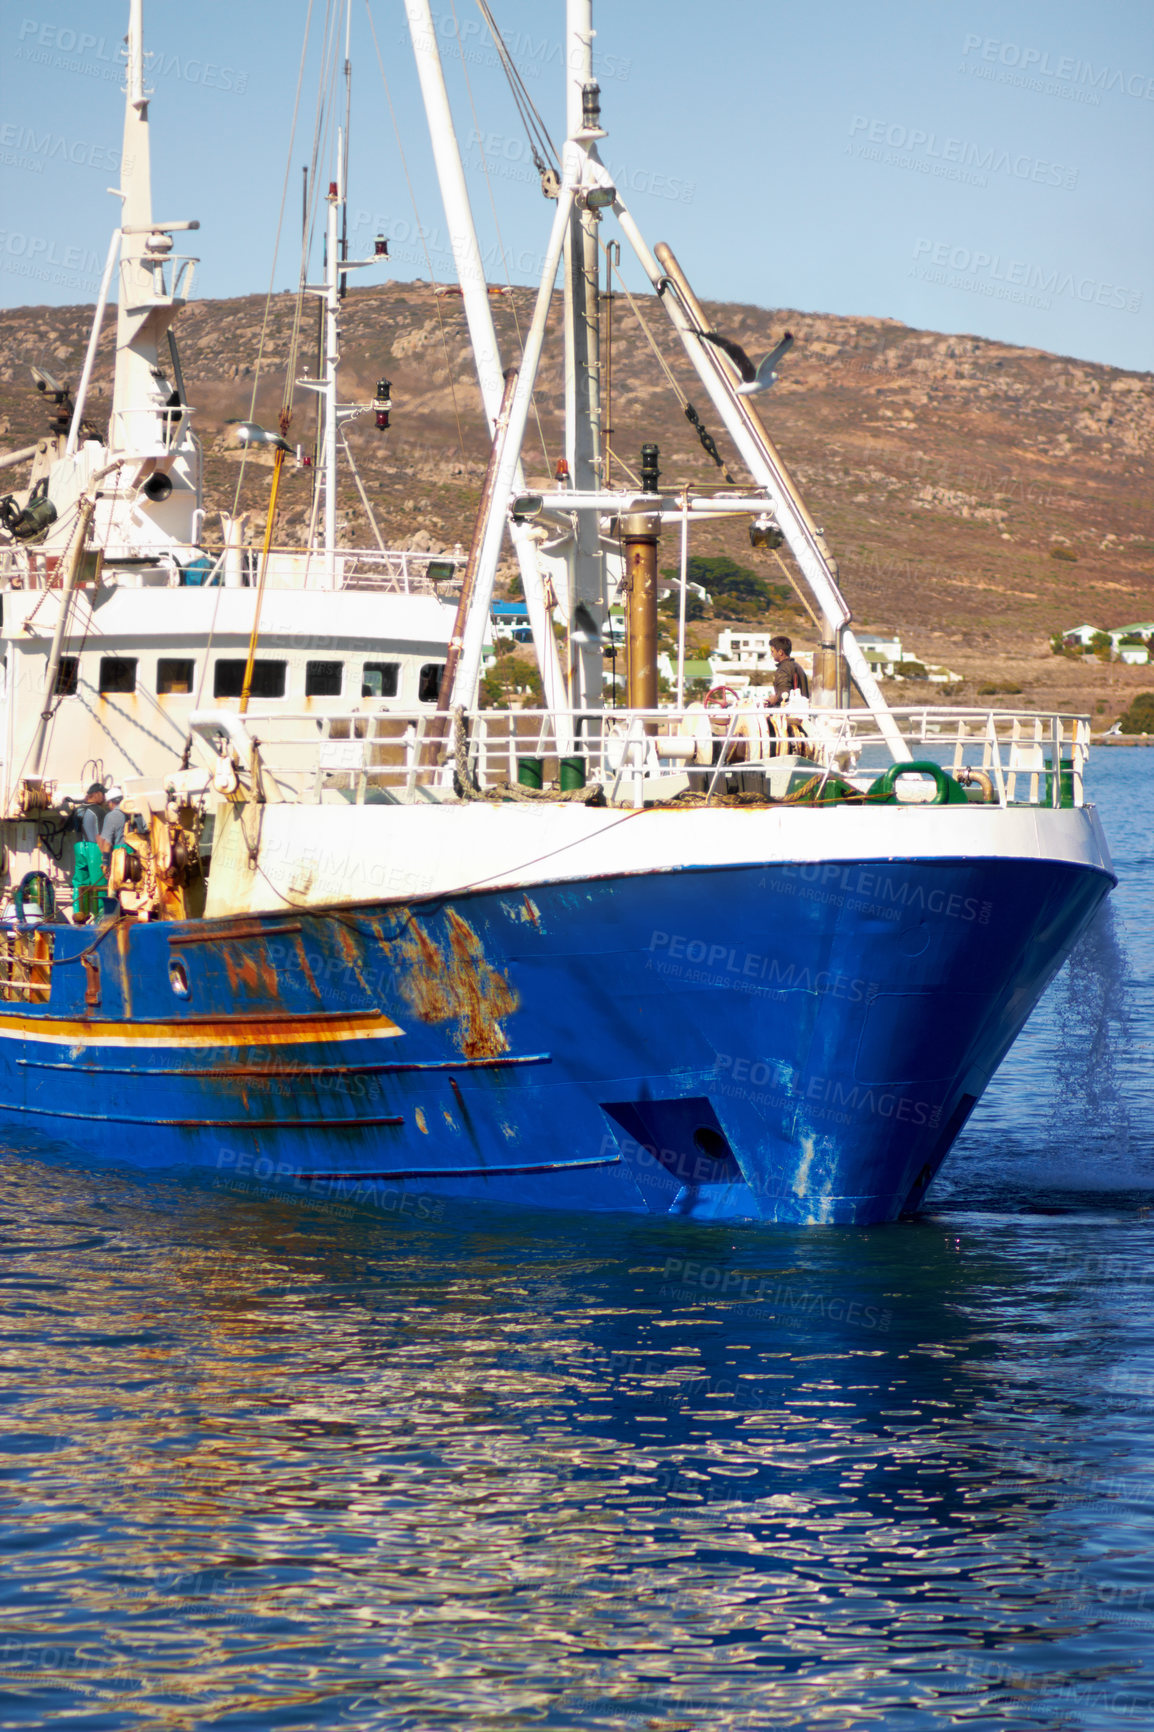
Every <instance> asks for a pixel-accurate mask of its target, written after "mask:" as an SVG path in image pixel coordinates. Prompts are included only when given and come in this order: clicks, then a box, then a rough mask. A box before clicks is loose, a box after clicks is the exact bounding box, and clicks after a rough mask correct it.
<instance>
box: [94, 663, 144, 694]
mask: <svg viewBox="0 0 1154 1732" xmlns="http://www.w3.org/2000/svg"><path fill="white" fill-rule="evenodd" d="M99 689H100V691H101V692H102V693H103V694H104V695H106V696H110V695H115V696H118V697H129V696H131V694H132V693H133V692H134V691H135V690H136V657H135V656H101V658H100V687H99Z"/></svg>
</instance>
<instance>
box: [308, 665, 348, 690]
mask: <svg viewBox="0 0 1154 1732" xmlns="http://www.w3.org/2000/svg"><path fill="white" fill-rule="evenodd" d="M344 675H345V664H344V662H306V663H305V697H306V698H339V697H340V695H341V687H342V685H343V684H344Z"/></svg>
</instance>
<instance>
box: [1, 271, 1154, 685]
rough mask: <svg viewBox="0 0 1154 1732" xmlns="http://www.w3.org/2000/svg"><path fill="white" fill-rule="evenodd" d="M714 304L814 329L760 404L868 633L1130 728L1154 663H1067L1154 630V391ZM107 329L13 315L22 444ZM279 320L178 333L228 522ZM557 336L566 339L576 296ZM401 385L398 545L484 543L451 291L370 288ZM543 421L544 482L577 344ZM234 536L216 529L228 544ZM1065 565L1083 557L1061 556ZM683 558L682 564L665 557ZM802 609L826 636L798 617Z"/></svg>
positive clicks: (271, 405) (276, 355) (480, 437)
mask: <svg viewBox="0 0 1154 1732" xmlns="http://www.w3.org/2000/svg"><path fill="white" fill-rule="evenodd" d="M531 299H532V297H531V294H530V292H529V291H528V290H519V291H517V292H516V293H515V294H514V295H513V296H511V297H505V298H500V299H498V300H496V301H495V302H494V312H495V316H496V319H497V326H498V333H499V336H500V339H501V342H502V345H503V350H504V353H505V354H506V356H507V358H509V359H513V358H515V356H516V354H517V350H518V331H519V330H520V331H523V330H524V329H525V327H526V324H527V322H528V317H529V309H530V304H531ZM294 307H295V302H294V299H293V297H291V296H288V295H282V296H278V297H276V298H275V299H274V301H273V302H272V305H271V308H270V314H269V321H268V326H267V330H266V332H265V336H264V359H263V363H262V381H263V383H262V386H261V390H260V393H259V398H258V401H257V405H256V413H257V415H258V417H259V418H261V419H263V420H264V421H265V422H266V424H272V423H273V422H275V417H276V412H277V409H278V408H279V405H280V400H281V392H282V388H283V379H284V372H285V367H286V363H287V359H288V354H289V344H290V337H291V330H292V321H293V315H294ZM644 312H645V316H646V319H647V321H648V322H649V325H650V328H651V329H652V331H653V332H654V334H655V335H656V336H657V337H658V339H659V341H660V342H661V345H662V348H663V351H664V352H665V354H666V357H667V359H668V360H669V361H670V363H671V365H672V367H673V370H674V373H675V375H676V377H677V378H678V379H679V381H680V382H681V384H682V387H683V389H684V390H685V391H686V392H687V394H688V396H689V398H690V401H691V402H692V403H694V404H695V405H696V407H697V409H698V410H699V412H700V414H701V417H702V420H703V421H704V422H705V423H706V425H707V426H708V427H709V428H710V429H711V431H712V432H713V433H714V435H715V437H716V438H717V440H718V444H719V446H720V447H721V451H722V455H723V457H724V458H725V459H726V461H727V462H728V464H729V465H730V471H731V473H732V474H733V476H734V477H735V479H736V480H738V481H739V482H741V481H743V480H744V472H743V470H742V469H741V467H740V465H739V463H738V462H737V460H736V458H735V456H734V454H733V452H732V450H731V448H730V447H729V445H728V441H727V440H726V439H725V437H724V436H723V433H722V430H721V428H720V426H719V424H718V422H717V417H716V415H715V414H714V413H713V411H712V409H711V407H710V405H709V403H708V400H707V399H706V397H705V394H704V392H703V391H702V389H701V388H700V385H699V384H698V382H697V380H696V377H695V376H694V375H693V374H692V372H691V369H690V368H689V366H688V363H687V362H686V361H685V359H684V357H683V355H682V354H681V352H680V349H679V348H675V339H674V338H673V337H672V333H671V332H670V331H669V330H668V327H667V321H666V319H665V315H664V313H663V311H662V309H661V308H660V306H659V305H657V304H656V302H655V299H654V298H653V297H652V296H649V297H645V298H644ZM709 312H710V317H711V319H712V320H713V321H714V326H715V328H716V329H718V330H720V331H722V332H724V333H726V334H727V335H729V336H731V337H735V338H736V339H737V340H738V341H739V342H741V343H742V344H743V345H744V347H745V348H746V349H747V350H748V351H749V352H750V353H751V354H752V355H754V356H755V357H756V356H759V355H760V354H762V353H763V352H764V351H765V350H766V349H768V348H769V347H770V346H771V344H772V342H774V341H776V339H777V338H778V337H779V336H780V335H781V332H782V330H783V329H784V328H785V327H788V328H789V329H791V330H792V331H793V332H794V335H795V337H796V339H797V341H796V344H795V347H794V349H793V351H792V353H791V354H790V355H789V356H788V357H787V359H786V361H785V363H784V366H783V377H782V379H781V381H780V382H779V384H778V385H777V386H775V388H774V390H773V392H772V393H771V394H770V395H769V396H768V397H767V398H763V399H761V404H762V406H763V408H762V412H763V415H764V417H765V420H766V423H767V425H768V427H769V429H770V432H771V433H772V435H773V436H774V438H775V439H776V441H777V443H778V445H779V447H780V449H781V451H782V453H783V455H784V457H785V459H786V461H787V462H788V463H789V464H790V466H791V468H792V469H793V471H794V474H795V475H796V477H797V478H798V480H799V482H800V483H801V485H802V490H803V492H804V494H805V497H806V500H807V503H808V504H809V507H810V509H811V511H812V512H813V515H814V517H815V518H816V519H817V521H818V522H819V523H820V524H821V525H822V527H823V528H824V529H825V531H826V535H827V538H828V540H829V543H830V546H831V548H832V550H833V551H834V553H835V555H836V557H837V558H838V560H839V563H840V568H841V578H842V586H843V588H844V590H845V592H846V594H847V597H848V599H849V601H850V605H851V606H852V608H853V610H854V614H855V619H856V621H857V622H858V623H859V625H861V626H862V627H863V628H887V629H888V628H893V629H897V630H899V631H900V632H901V633H902V634H903V637H904V639H905V640H906V642H907V645H908V648H909V650H910V651H911V652H915V653H917V654H918V655H920V656H921V657H922V658H928V659H930V660H932V661H942V662H946V663H948V664H949V665H950V666H951V667H953V668H956V669H957V670H958V671H959V672H961V673H962V674H964V675H965V676H966V684H965V687H964V688H963V691H962V693H961V694H960V695H961V697H962V699H963V701H973V699H974V697H975V695H976V689H977V685H978V684H979V683H981V682H982V681H984V680H990V679H993V680H1001V681H1005V682H1006V683H1017V684H1019V685H1020V686H1021V687H1022V688H1023V692H1022V699H1021V701H1023V702H1038V703H1051V702H1053V703H1062V704H1068V705H1069V706H1071V707H1077V708H1087V707H1089V708H1096V709H1098V710H1099V713H1101V712H1102V711H1106V712H1116V711H1117V710H1119V709H1121V708H1122V707H1123V706H1124V703H1125V702H1126V701H1128V697H1129V695H1130V694H1131V693H1132V692H1133V691H1134V690H1139V689H1143V688H1146V689H1149V688H1150V687H1154V669H1150V668H1137V669H1123V668H1121V667H1119V666H1117V665H1115V666H1114V667H1111V668H1102V667H1101V666H1100V665H1099V664H1096V663H1089V662H1085V663H1083V662H1071V661H1068V660H1064V659H1062V658H1059V657H1055V656H1053V655H1052V654H1051V653H1050V651H1049V647H1048V639H1049V636H1050V634H1051V633H1052V632H1053V631H1055V630H1057V629H1060V628H1066V627H1070V626H1073V625H1076V624H1080V623H1082V622H1083V621H1090V622H1092V623H1093V624H1095V625H1100V626H1103V627H1111V626H1116V625H1122V624H1128V623H1131V622H1132V621H1135V620H1148V619H1151V618H1154V510H1152V506H1151V479H1152V477H1154V380H1152V379H1151V376H1150V375H1148V374H1133V373H1124V372H1121V371H1119V370H1118V369H1116V368H1111V367H1104V366H1096V365H1093V364H1091V363H1089V362H1083V361H1074V360H1069V359H1065V358H1062V357H1060V356H1055V355H1049V354H1045V353H1043V352H1041V351H1039V350H1034V349H1018V348H1012V347H1010V346H1008V345H1004V344H999V343H995V342H989V341H984V340H982V339H979V338H974V337H943V336H938V335H935V334H934V333H932V332H925V331H915V330H910V329H909V328H907V327H906V326H904V325H900V324H897V323H895V322H893V321H890V320H879V319H851V318H837V317H828V316H822V315H816V314H806V313H797V312H793V311H767V310H765V309H762V308H757V307H749V306H738V305H715V306H712V307H711V308H710V309H709ZM309 316H310V319H311V318H312V317H315V314H312V313H311V311H310V315H309ZM89 317H90V313H89V310H88V309H86V308H77V307H72V308H55V307H39V308H34V307H33V308H19V309H15V310H12V311H8V312H4V313H0V434H2V435H3V445H4V447H5V448H7V449H12V448H14V447H16V446H22V445H25V444H27V443H29V442H30V441H31V440H32V439H34V438H35V437H37V436H38V435H39V434H41V433H42V432H43V431H44V430H45V427H46V418H45V413H44V402H43V399H42V398H39V397H38V396H37V394H36V392H35V391H34V390H33V389H32V388H31V383H30V376H29V373H28V370H27V366H26V364H25V363H28V362H36V363H38V364H40V365H41V366H44V367H46V368H48V369H49V370H50V371H51V372H53V373H54V374H56V375H57V376H59V377H65V378H67V379H69V380H70V381H71V382H73V383H75V380H76V378H77V376H78V374H79V371H80V364H81V361H82V358H83V352H84V344H85V342H86V339H87V330H88V321H89ZM263 318H264V303H263V300H262V298H261V297H258V296H250V297H245V298H243V299H240V300H232V301H217V302H204V303H200V304H196V305H193V306H191V307H189V308H188V309H187V311H186V312H185V313H184V314H183V315H182V317H181V320H180V322H179V327H178V331H179V337H180V342H181V351H182V359H183V364H184V372H185V376H186V382H187V386H188V390H189V394H190V396H191V398H192V401H193V404H194V406H195V407H196V408H197V410H198V411H199V413H198V418H197V426H198V430H199V432H200V434H201V437H202V439H203V441H204V445H205V450H206V457H207V465H206V468H207V488H208V499H209V504H210V507H211V508H213V509H217V508H219V507H221V506H226V507H231V505H232V503H233V497H234V493H235V489H236V484H237V476H238V470H239V464H238V461H237V458H236V457H235V456H234V455H232V454H230V453H228V452H227V451H226V450H225V449H224V448H223V440H222V438H221V435H222V432H223V428H224V423H225V421H226V420H227V419H228V418H230V417H238V416H243V415H247V414H248V413H249V412H250V401H251V394H252V390H253V381H254V377H255V367H256V362H257V354H258V349H259V347H260V343H261V331H262V322H263ZM113 322H114V321H113V318H112V316H111V315H110V317H109V319H108V321H107V326H106V332H105V336H104V340H103V343H102V349H101V356H100V360H99V363H98V369H97V374H96V382H95V392H96V394H95V396H94V397H93V398H92V399H91V400H90V414H91V415H92V417H93V418H94V419H96V420H97V421H99V419H100V413H101V408H102V404H103V403H105V402H106V401H107V395H108V391H109V387H110V382H111V360H112V344H111V330H112V326H113ZM554 325H555V327H557V329H558V330H559V325H560V306H559V303H558V306H557V310H556V314H555V318H554ZM613 329H614V344H613V369H612V370H613V397H612V404H611V419H612V423H613V446H614V449H615V450H618V451H620V452H621V453H622V455H623V456H624V457H625V459H626V460H627V461H628V462H629V463H630V464H633V465H634V466H636V460H637V452H638V450H639V448H640V446H641V444H642V442H643V441H646V440H656V441H657V443H658V444H659V445H660V447H661V468H662V478H663V482H664V483H666V484H671V483H673V484H680V483H681V482H682V481H692V482H694V483H696V484H697V485H699V486H709V485H712V484H713V483H714V481H715V480H717V479H720V476H719V472H718V471H717V470H716V469H715V467H714V465H713V464H712V462H711V461H710V460H709V458H708V457H707V456H706V455H705V453H704V452H703V450H702V449H701V447H700V445H699V444H698V442H697V439H696V437H695V435H694V432H693V429H692V428H691V427H690V426H689V424H688V423H687V421H686V420H685V417H684V415H683V413H682V410H681V407H680V405H679V403H678V401H677V399H676V397H675V396H674V394H673V393H672V391H671V390H670V388H669V386H668V384H667V383H666V381H665V380H664V379H663V377H662V375H661V374H660V373H659V371H658V369H657V367H656V364H655V363H654V361H653V357H652V355H651V352H650V350H649V346H648V344H647V342H646V340H645V338H644V336H643V334H642V333H641V331H640V329H639V327H638V325H637V322H636V320H635V318H634V315H633V313H632V311H631V310H630V308H629V306H628V304H627V303H626V302H625V301H624V300H623V299H622V298H621V297H615V299H614V309H613ZM305 365H306V364H304V363H302V367H301V370H302V371H303V370H305ZM381 376H386V377H388V378H389V379H391V381H392V387H393V402H394V411H393V426H392V429H391V430H390V431H389V432H388V433H387V434H384V435H380V434H377V433H376V432H375V430H373V428H372V423H371V420H369V421H366V422H362V423H360V424H359V426H357V427H356V428H354V429H353V430H352V431H351V432H350V434H349V438H350V441H351V444H352V446H353V449H354V451H355V453H356V457H357V462H358V464H359V466H360V468H361V471H362V474H363V476H364V479H365V482H366V486H367V489H368V492H369V495H370V498H371V499H372V501H373V504H374V510H375V511H376V513H377V516H378V520H379V522H380V525H381V528H382V530H383V532H384V533H385V534H386V536H387V537H388V538H389V539H390V540H393V541H394V542H399V543H401V544H405V543H411V542H412V540H413V538H414V536H415V535H416V536H419V537H421V538H422V539H421V544H422V545H428V544H429V541H431V543H433V544H435V545H437V546H452V545H454V544H456V543H467V541H468V538H469V534H470V531H471V526H472V521H473V514H474V511H475V508H476V500H477V495H478V492H479V488H480V481H481V474H482V470H483V466H484V460H485V437H484V430H483V424H482V420H481V415H480V398H479V394H478V391H477V387H476V384H475V381H474V379H473V376H472V366H471V359H470V352H469V347H468V341H467V336H466V331H465V321H464V314H463V309H462V305H461V302H460V300H459V299H458V298H453V297H449V298H438V297H436V296H435V295H434V293H433V291H432V289H431V288H429V287H428V286H426V285H423V284H404V283H402V284H396V285H391V286H389V287H387V288H384V289H370V290H354V291H351V292H350V295H349V298H348V301H347V302H346V307H345V319H344V342H343V373H342V383H343V387H344V390H343V395H344V396H345V397H346V398H347V399H360V400H364V399H367V398H368V397H369V396H371V394H372V390H373V388H374V386H375V383H376V380H377V379H378V378H379V377H381ZM537 409H538V416H539V422H540V435H538V431H537V427H536V426H534V427H533V439H532V443H531V445H530V446H529V448H528V450H527V453H526V468H527V470H528V471H529V473H530V475H532V474H533V472H534V471H535V470H536V471H538V472H539V476H540V478H541V479H544V478H545V477H546V476H547V475H548V474H550V473H551V471H552V466H553V464H554V462H555V461H556V458H557V456H558V455H559V454H560V451H561V427H562V415H563V387H562V379H561V371H560V364H559V355H558V352H557V348H556V345H554V346H553V353H552V356H551V358H550V359H549V360H548V362H547V365H546V366H545V368H544V370H543V373H542V377H541V379H540V381H539V388H538V393H537ZM311 428H312V420H311V408H310V406H309V402H308V400H307V393H304V392H298V394H297V399H296V410H295V413H294V420H293V426H292V430H291V437H293V438H294V439H300V440H302V441H303V442H304V443H305V445H306V447H308V445H309V443H310V440H311ZM618 473H620V472H618ZM19 478H20V477H19V472H16V471H12V472H9V475H8V476H7V477H6V478H5V480H6V483H7V485H8V486H14V485H16V484H17V482H18V480H19ZM267 479H268V477H267V470H263V469H262V468H261V467H260V466H259V465H253V464H249V465H248V466H247V471H246V480H245V496H244V499H243V501H242V503H244V504H245V505H248V506H250V507H252V508H253V510H254V512H255V514H256V516H257V517H258V518H259V515H260V512H261V509H262V507H263V503H264V498H265V494H266V491H267ZM308 486H309V481H308V476H307V474H305V473H299V472H294V473H292V475H291V479H290V480H289V481H288V485H287V488H286V503H285V510H284V516H283V518H282V525H281V527H282V531H283V538H284V539H292V538H294V537H297V536H299V535H300V534H301V533H302V532H303V528H304V525H305V523H306V521H307V514H308V504H307V501H308ZM341 504H342V512H343V516H344V521H345V525H346V528H347V531H348V534H349V536H350V537H356V538H357V539H361V538H363V537H364V536H365V535H366V534H367V526H366V525H365V524H364V523H363V522H362V521H360V519H361V517H362V512H361V508H360V505H359V503H358V501H357V499H356V496H355V494H354V493H353V491H352V488H351V484H350V485H349V486H348V488H347V489H346V490H344V491H342V500H341ZM213 527H214V525H213V518H212V515H211V512H210V518H209V529H208V533H209V537H210V539H211V537H212V532H213ZM425 537H427V538H429V539H428V540H425V539H424V538H425ZM699 546H700V551H706V552H722V551H724V552H728V553H732V554H733V555H735V556H736V557H738V558H742V559H745V560H747V561H748V562H749V563H750V564H754V565H757V566H758V567H759V569H764V571H765V575H766V576H768V577H771V578H772V577H776V576H779V573H778V572H777V571H776V569H775V568H774V567H773V565H772V563H768V562H767V559H766V556H765V555H762V554H752V553H751V552H750V549H749V547H748V543H747V541H746V538H745V535H744V531H743V530H740V529H737V528H733V529H731V530H729V531H717V532H715V533H714V534H713V536H712V539H707V538H703V539H702V541H701V542H700V544H699ZM1055 549H1063V550H1065V551H1066V552H1067V553H1072V554H1073V555H1074V556H1075V558H1074V559H1073V560H1070V559H1063V558H1055V557H1053V553H1054V550H1055ZM675 558H676V552H675V550H674V549H673V548H672V547H671V548H670V550H669V560H670V561H672V560H674V559H675ZM787 617H788V624H789V625H791V626H793V627H794V628H795V634H796V635H797V636H798V637H799V638H800V639H801V640H802V641H803V642H804V641H807V637H806V630H805V628H804V626H803V624H802V617H803V616H801V615H800V614H799V613H797V612H792V613H790V614H789V615H788V616H787ZM702 635H704V634H702ZM892 695H894V696H898V695H899V694H898V692H897V691H895V693H894V694H892ZM900 695H901V697H902V698H903V699H904V700H905V701H920V700H921V699H923V698H924V697H927V696H929V690H928V688H925V687H919V686H914V685H908V686H905V687H903V688H900Z"/></svg>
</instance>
